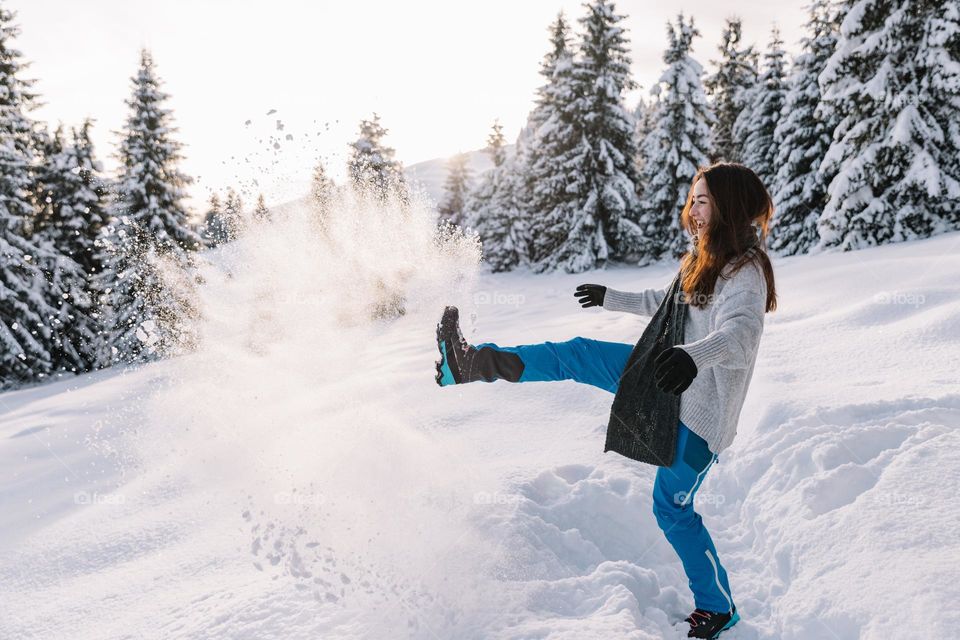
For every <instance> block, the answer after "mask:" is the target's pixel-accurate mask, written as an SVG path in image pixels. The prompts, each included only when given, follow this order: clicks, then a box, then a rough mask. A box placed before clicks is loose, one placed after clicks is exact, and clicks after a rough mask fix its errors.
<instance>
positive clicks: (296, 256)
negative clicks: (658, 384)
mask: <svg viewBox="0 0 960 640" xmlns="http://www.w3.org/2000/svg"><path fill="white" fill-rule="evenodd" d="M358 224H360V225H361V226H362V225H363V224H364V223H363V222H362V221H361V222H360V223H358ZM418 224H420V223H418ZM418 224H414V225H412V227H413V228H412V230H411V229H407V228H406V227H395V228H394V227H390V225H389V224H384V225H382V226H381V225H380V223H379V222H378V223H377V228H383V229H386V231H384V232H383V233H384V237H381V238H380V240H383V241H387V240H389V241H392V242H393V241H395V242H397V243H406V244H407V245H411V246H412V248H409V249H407V250H405V251H389V250H387V249H386V247H387V246H389V245H387V244H378V242H380V240H377V239H376V238H374V239H373V240H371V239H370V238H366V239H365V240H364V242H362V243H358V244H357V245H356V246H354V247H352V248H351V249H350V250H349V251H348V252H347V253H348V254H349V255H350V256H352V258H353V263H352V266H349V265H346V264H345V262H347V261H345V260H344V259H343V258H342V257H340V258H337V257H334V256H327V257H326V258H324V257H323V256H324V255H327V254H322V252H319V251H310V250H308V247H307V243H309V242H311V240H310V239H309V233H306V232H304V229H303V228H297V226H296V224H293V223H291V224H287V225H286V228H285V224H284V223H280V224H278V225H277V226H278V228H277V230H276V231H275V233H274V232H271V233H272V234H273V235H274V236H276V237H272V236H271V233H267V232H264V233H262V234H259V235H258V237H256V238H251V239H246V240H241V241H240V242H238V243H236V245H230V246H228V247H225V248H224V249H223V250H222V253H221V254H219V255H217V256H215V258H216V261H215V263H214V265H213V266H212V267H211V268H210V269H211V271H210V273H209V274H208V279H207V284H206V285H204V288H203V296H204V308H205V322H204V326H203V328H202V331H203V334H204V341H203V343H202V345H203V346H202V347H201V349H200V350H199V351H198V352H196V353H193V354H190V355H186V356H181V357H178V358H173V359H170V360H167V361H164V362H161V363H156V364H151V365H147V366H143V367H141V368H138V369H129V370H125V371H124V370H120V369H113V370H107V371H101V372H97V373H94V374H90V375H84V376H80V377H77V378H74V379H70V380H65V381H60V382H56V383H52V384H48V385H45V386H40V387H35V388H30V389H23V390H20V391H15V392H10V393H5V394H3V395H0V487H2V489H0V638H4V639H21V638H44V639H46V638H72V639H75V640H83V639H98V640H99V639H102V638H289V639H294V638H311V639H312V638H324V639H334V640H335V639H340V638H344V639H346V638H374V639H379V638H390V639H396V638H417V639H437V638H444V639H446V638H456V639H466V638H492V639H521V638H524V639H528V638H540V639H547V638H550V639H556V640H560V639H578V640H579V639H593V638H597V639H600V638H603V639H606V640H610V639H631V640H641V639H647V638H685V637H686V627H687V625H686V624H685V623H683V622H682V618H683V617H684V616H685V615H687V614H688V613H689V612H690V611H691V610H692V609H693V601H692V597H691V594H690V592H689V590H688V588H687V584H686V579H685V577H684V575H683V572H682V569H681V566H680V564H679V561H678V559H677V558H676V556H675V554H674V552H673V550H672V549H671V547H670V546H669V545H668V543H667V542H666V541H665V539H664V538H663V535H662V534H661V532H660V530H659V529H658V527H657V524H656V521H655V519H654V516H653V514H652V512H651V496H650V492H651V487H652V481H653V477H654V473H655V471H656V469H655V468H654V467H650V466H645V465H642V464H639V463H636V462H633V461H631V460H628V459H626V458H623V457H621V456H619V455H618V454H615V453H612V452H611V453H606V454H605V453H603V443H604V434H605V430H606V423H607V417H608V415H609V407H610V403H611V401H612V396H611V395H610V394H608V393H606V392H604V391H601V390H599V389H595V388H592V387H588V386H584V385H579V384H576V383H574V382H570V381H565V382H555V383H531V384H510V383H506V382H497V383H493V384H485V383H476V384H471V385H464V386H462V387H453V388H443V389H441V388H439V387H437V386H436V384H435V383H434V360H435V358H436V356H437V354H436V346H435V342H434V331H435V324H436V321H437V320H438V319H439V316H440V313H441V311H442V309H443V305H444V304H447V303H449V304H457V305H458V306H460V308H461V318H462V324H463V327H464V333H465V335H466V337H467V339H468V340H470V341H472V342H474V343H477V342H485V341H490V342H496V343H498V344H501V345H510V344H525V343H532V342H541V341H545V340H552V341H560V340H566V339H569V338H572V337H574V336H587V337H592V338H596V339H601V340H614V341H620V342H627V343H631V344H632V343H634V342H636V340H637V339H638V338H639V336H640V334H641V332H642V330H643V327H644V326H645V323H646V322H647V319H646V318H642V317H639V316H633V315H629V314H616V313H612V312H608V311H603V310H600V309H590V310H583V309H581V308H580V307H579V305H578V304H577V302H576V300H575V298H574V296H573V289H574V287H575V286H576V285H577V284H579V283H583V282H599V283H603V284H607V285H609V286H612V287H614V288H617V289H625V290H642V289H644V288H649V287H663V286H665V284H666V283H667V282H669V280H670V278H671V276H672V273H673V272H674V270H675V269H676V263H662V264H657V265H653V266H649V267H645V268H633V267H626V266H624V267H616V268H610V269H607V270H604V271H598V272H591V273H586V274H580V275H568V274H553V275H533V274H530V273H526V272H515V273H510V274H499V275H491V274H488V273H485V272H484V271H483V269H482V268H481V269H479V270H478V269H474V268H472V267H470V268H468V269H467V271H466V272H467V274H468V275H467V276H466V277H462V278H460V279H459V280H458V279H457V278H453V277H451V276H450V274H451V273H453V272H455V271H457V269H456V268H454V266H456V265H460V266H462V265H463V264H468V265H469V264H470V258H469V255H468V252H461V253H460V254H457V253H456V252H454V255H453V256H452V257H451V256H450V255H447V256H440V255H438V254H436V253H431V249H430V248H429V247H430V241H429V234H426V235H424V234H419V231H422V230H423V227H422V225H420V226H418ZM404 234H406V237H404ZM418 234H419V235H418ZM398 246H399V244H398ZM314 249H316V247H314ZM958 249H960V233H949V234H945V235H941V236H938V237H935V238H932V239H927V240H921V241H914V242H909V243H901V244H897V245H891V246H885V247H877V248H870V249H863V250H860V251H855V252H848V253H836V252H825V253H821V254H818V255H814V256H797V257H791V258H778V259H775V262H774V266H775V270H776V276H777V290H778V293H779V309H778V310H777V311H775V312H773V313H770V314H768V316H767V319H766V328H765V332H764V336H763V339H762V342H761V346H760V352H759V356H758V361H757V365H756V369H755V372H754V377H753V382H752V384H751V387H750V391H749V393H748V396H747V401H746V404H745V406H744V408H743V412H742V414H741V418H740V424H739V433H738V435H737V438H736V441H735V443H734V445H733V446H732V447H731V448H730V449H728V450H726V451H724V452H723V453H721V455H720V460H719V463H718V464H716V465H714V466H713V468H712V469H711V471H710V474H709V475H708V476H707V479H706V481H705V483H704V484H703V486H702V488H701V490H700V494H699V495H698V498H697V500H698V506H697V509H698V511H699V512H700V513H701V514H702V515H703V517H704V520H705V523H706V525H707V527H708V528H709V530H710V531H711V533H712V535H713V538H714V541H715V543H716V546H717V549H718V552H719V555H720V558H721V561H722V562H723V563H724V564H725V566H726V568H727V571H728V572H729V576H730V583H731V587H732V592H733V593H732V595H733V597H734V600H735V602H736V603H737V604H738V607H739V609H740V611H741V614H742V616H743V619H742V621H741V622H740V623H739V624H738V625H737V626H736V627H735V628H734V629H732V630H731V631H729V632H726V633H725V634H724V635H723V636H722V637H723V638H724V639H725V640H738V639H741V640H742V639H761V638H762V639H766V638H789V639H794V638H796V639H809V638H823V639H828V640H829V639H839V640H847V639H853V638H861V639H878V640H879V639H883V640H887V639H889V638H949V637H955V635H956V630H957V629H958V628H960V607H958V606H957V603H958V602H960V515H958V514H960V498H958V496H957V486H960V431H958V427H960V374H958V372H957V365H958V363H960V285H958V275H960V251H958ZM321 254H322V255H321ZM458 260H459V262H458ZM358 265H359V266H358ZM451 265H454V266H451ZM228 271H229V272H230V273H231V274H232V275H231V276H230V277H227V276H226V275H225V274H226V273H227V272H228ZM217 274H220V277H218V275H217ZM371 274H375V275H377V276H379V277H380V280H381V281H386V282H388V286H396V287H400V288H402V289H403V292H404V295H405V296H406V298H407V302H408V304H407V312H406V314H405V315H402V316H400V317H399V318H396V319H392V320H368V319H366V317H365V316H364V315H363V314H361V313H359V312H358V309H360V308H361V307H363V304H364V302H365V301H366V300H367V298H366V297H365V296H369V295H372V294H370V293H369V292H370V291H376V290H378V289H377V287H376V286H373V287H369V286H368V285H369V283H370V282H371V281H375V280H376V278H373V279H372V280H371V277H370V276H371ZM397 274H402V277H399V278H394V276H396V275H397ZM364 287H367V288H364Z"/></svg>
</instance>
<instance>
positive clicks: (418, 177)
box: [271, 145, 516, 211]
mask: <svg viewBox="0 0 960 640" xmlns="http://www.w3.org/2000/svg"><path fill="white" fill-rule="evenodd" d="M505 149H506V151H507V157H508V158H509V157H511V156H512V155H513V154H514V152H515V149H516V145H507V146H506V147H505ZM467 156H468V157H469V162H468V165H467V166H469V167H470V171H471V173H472V179H473V181H474V184H476V181H477V180H478V179H479V178H480V176H481V175H483V173H484V172H485V171H487V170H488V169H490V168H491V167H493V161H492V160H491V159H490V154H489V153H487V152H486V151H484V150H482V149H479V150H476V151H468V152H467ZM449 160H450V158H434V159H433V160H424V161H423V162H418V163H416V164H413V165H410V166H409V167H405V168H404V171H403V173H404V176H406V178H407V180H408V181H409V182H410V184H417V185H420V186H421V187H422V188H423V192H424V193H425V194H426V195H427V196H429V197H430V198H431V199H432V200H433V202H435V203H439V202H440V201H441V200H442V199H443V185H444V182H445V181H446V179H447V162H448V161H449ZM305 202H306V197H301V198H297V199H295V200H290V201H287V202H283V203H279V204H275V205H271V209H273V210H274V211H287V210H290V209H291V208H295V207H299V206H302V205H303V204H304V203H305Z"/></svg>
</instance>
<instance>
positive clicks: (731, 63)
mask: <svg viewBox="0 0 960 640" xmlns="http://www.w3.org/2000/svg"><path fill="white" fill-rule="evenodd" d="M742 28H743V27H742V23H741V21H740V18H737V17H732V18H727V21H726V25H725V26H724V28H723V34H722V36H721V43H720V46H719V50H720V59H719V60H713V61H712V63H713V64H714V65H715V66H716V69H717V71H716V73H714V74H713V75H711V76H708V77H707V78H705V79H704V81H703V85H704V88H705V89H706V91H707V95H708V96H709V98H710V105H711V107H712V109H713V113H714V116H715V117H716V120H715V121H714V125H713V131H712V133H713V149H712V153H711V161H713V162H718V161H721V160H724V161H727V162H739V161H740V157H741V149H740V146H739V145H738V144H737V141H736V140H735V138H734V135H733V127H734V124H735V123H736V121H737V116H739V115H740V113H741V112H742V111H743V110H744V107H745V106H746V98H747V95H746V94H747V91H748V90H749V89H750V88H751V87H753V86H754V85H755V84H756V82H757V54H756V52H755V51H754V50H753V45H750V46H746V47H741V44H740V43H741V39H742V37H743V36H742Z"/></svg>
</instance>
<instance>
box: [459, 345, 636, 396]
mask: <svg viewBox="0 0 960 640" xmlns="http://www.w3.org/2000/svg"><path fill="white" fill-rule="evenodd" d="M476 348H477V349H478V350H482V349H484V348H490V349H495V350H497V351H500V352H504V353H512V354H516V355H517V356H518V357H519V358H520V360H521V361H522V362H523V372H522V373H521V375H520V379H519V380H517V382H549V381H556V380H573V381H575V382H580V383H582V384H589V385H592V386H594V387H599V388H600V389H605V390H606V391H609V392H610V393H616V391H617V387H618V386H619V385H620V375H621V374H622V373H623V369H624V367H626V365H627V359H628V358H629V357H630V353H631V352H632V351H633V345H629V344H624V343H621V342H604V341H602V340H592V339H590V338H582V337H577V338H573V339H571V340H567V341H565V342H549V341H548V342H541V343H537V344H524V345H519V346H515V347H501V346H498V345H496V344H494V343H492V342H485V343H483V344H478V345H477V346H476Z"/></svg>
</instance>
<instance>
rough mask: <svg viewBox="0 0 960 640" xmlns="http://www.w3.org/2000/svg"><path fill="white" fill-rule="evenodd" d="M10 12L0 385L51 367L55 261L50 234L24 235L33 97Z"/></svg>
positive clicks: (1, 198)
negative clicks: (48, 239)
mask: <svg viewBox="0 0 960 640" xmlns="http://www.w3.org/2000/svg"><path fill="white" fill-rule="evenodd" d="M13 19H14V14H13V13H12V12H11V11H9V10H7V9H6V8H4V7H0V388H11V387H15V386H19V385H21V384H26V383H31V382H37V381H40V380H43V379H45V378H46V377H47V376H48V375H49V374H50V373H51V371H53V370H54V368H55V364H54V361H55V360H56V357H55V354H54V353H53V351H54V349H55V347H56V343H57V340H58V338H57V336H56V334H55V333H54V330H53V325H54V323H55V321H56V318H57V308H56V307H55V305H54V304H53V303H54V298H55V295H56V293H57V292H54V291H52V290H51V288H50V286H49V284H48V283H47V279H46V274H45V270H49V269H50V267H51V266H52V265H55V264H56V258H57V256H56V255H55V253H54V252H53V251H52V249H51V247H50V243H49V242H45V241H43V240H42V239H38V238H31V237H28V235H27V234H28V233H29V232H30V231H31V230H32V227H33V226H34V225H33V222H34V216H35V213H36V211H35V204H34V201H33V198H34V193H33V191H35V188H36V187H35V176H34V175H33V166H32V165H33V163H34V147H35V136H34V131H33V123H32V122H31V120H30V119H29V118H28V117H27V116H26V115H25V114H26V112H27V111H28V110H29V109H31V108H32V107H33V106H34V105H35V96H34V95H33V94H31V93H30V90H29V87H30V85H31V84H32V83H31V82H30V81H26V80H24V79H22V78H21V77H20V73H21V72H22V70H23V69H24V67H25V66H26V65H25V64H24V63H23V62H22V61H21V59H20V56H21V54H20V52H19V51H17V50H16V49H15V48H14V47H13V43H12V40H13V39H14V38H15V37H16V36H17V34H18V33H19V29H18V28H17V27H16V26H15V25H14V24H13Z"/></svg>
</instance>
